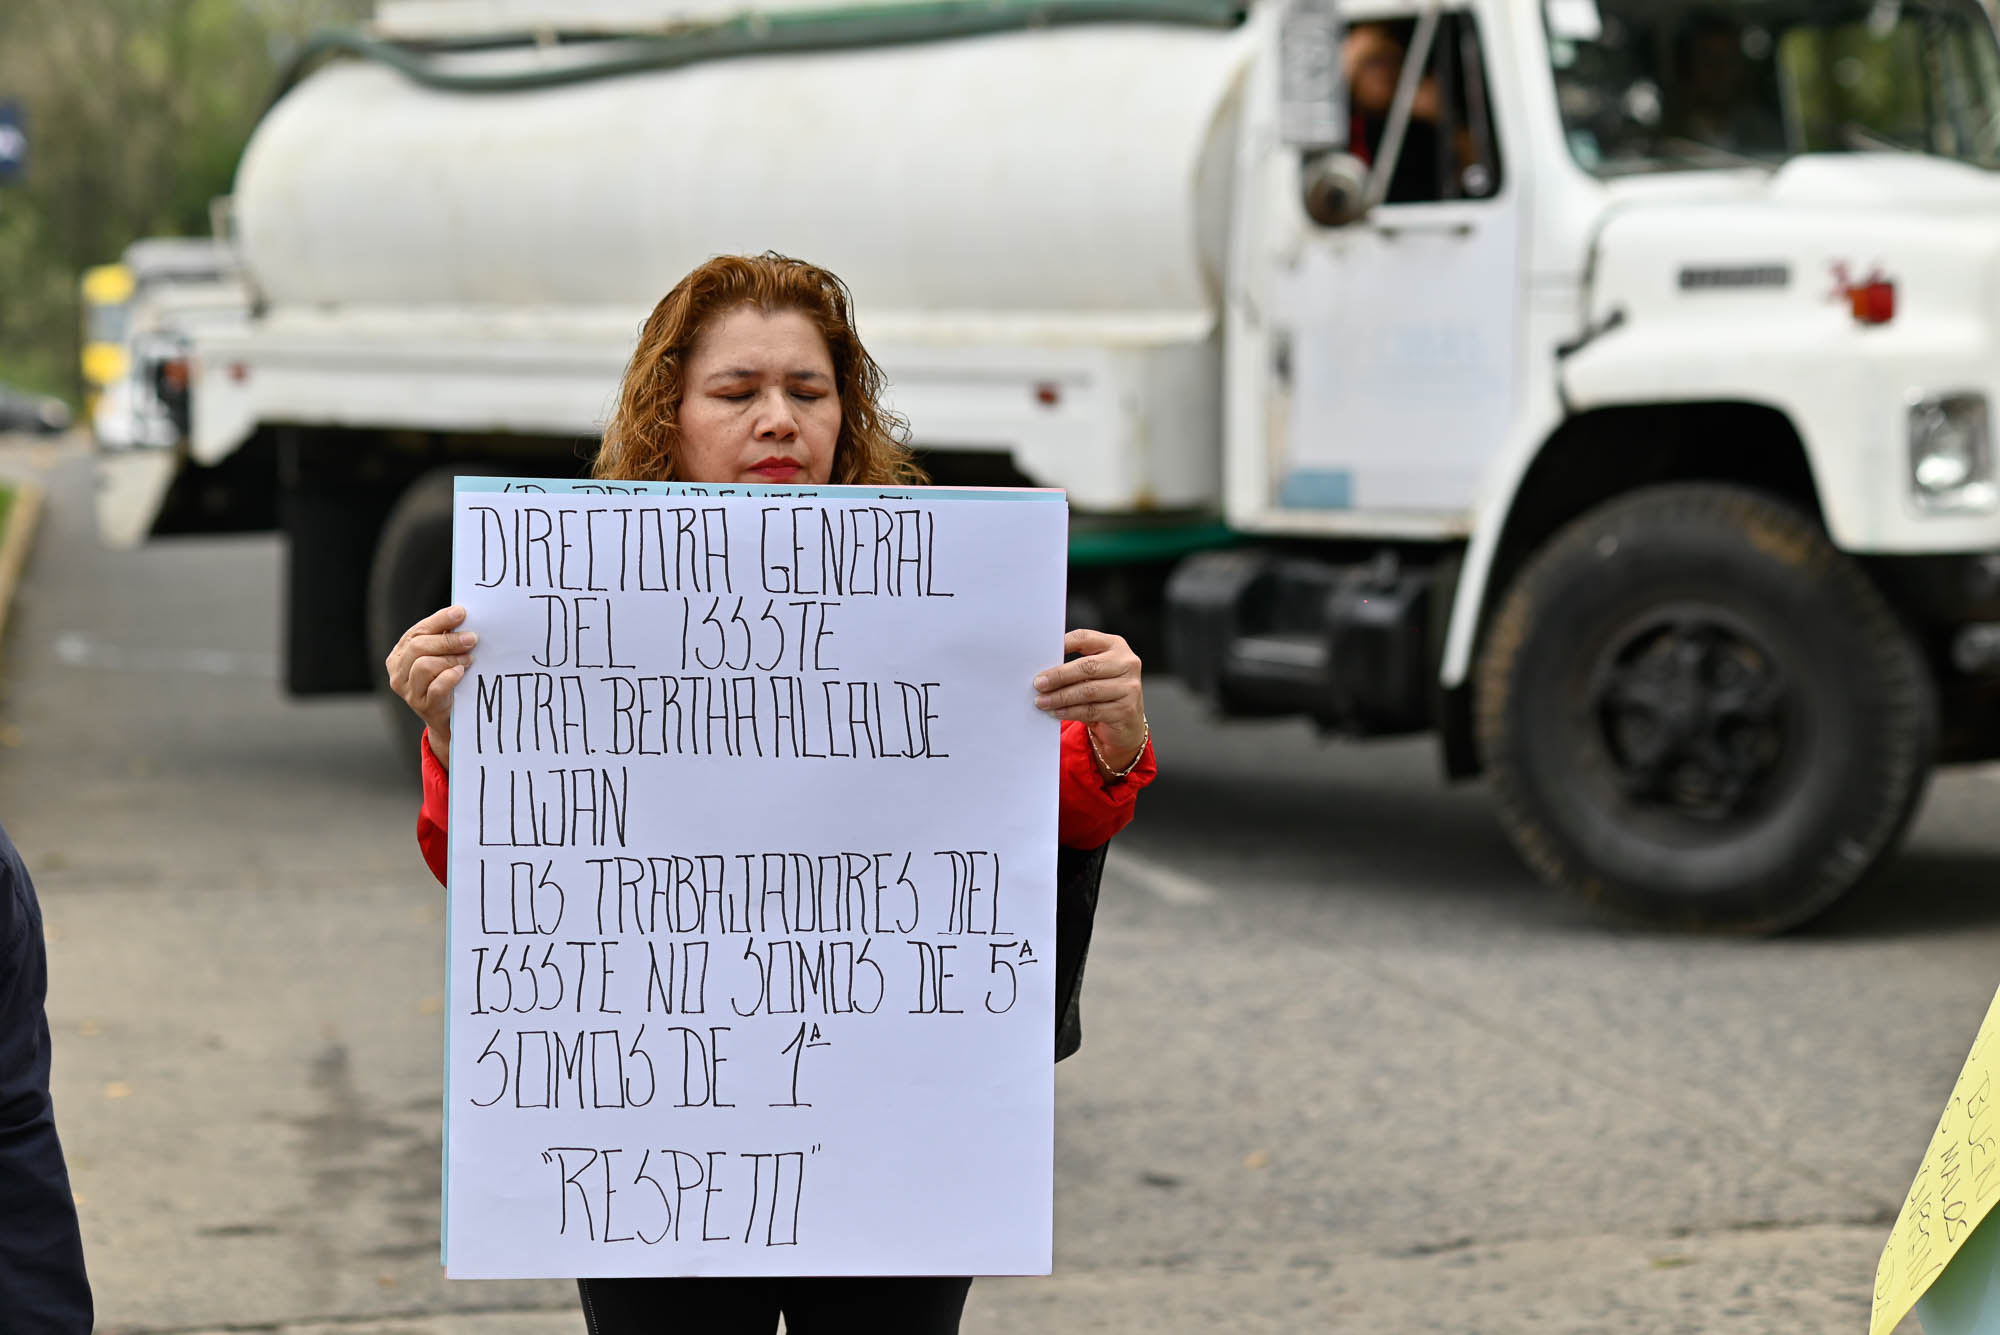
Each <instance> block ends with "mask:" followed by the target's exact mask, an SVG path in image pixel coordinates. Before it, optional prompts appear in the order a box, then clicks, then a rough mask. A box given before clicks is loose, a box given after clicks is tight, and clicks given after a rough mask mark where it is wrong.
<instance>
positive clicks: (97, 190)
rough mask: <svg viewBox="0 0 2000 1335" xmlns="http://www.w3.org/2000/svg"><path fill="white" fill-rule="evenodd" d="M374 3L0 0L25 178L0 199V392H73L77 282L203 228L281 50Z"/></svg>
mask: <svg viewBox="0 0 2000 1335" xmlns="http://www.w3.org/2000/svg"><path fill="white" fill-rule="evenodd" d="M370 8H371V4H370V0H283V2H282V3H281V2H278V0H0V98H14V99H17V100H18V101H19V102H20V103H21V104H22V109H23V111H24V113H25V115H26V119H27V129H28V136H29V141H30V146H29V163H28V174H27V177H26V179H25V180H24V181H23V182H22V183H20V184H18V185H15V186H11V187H0V381H9V382H13V383H17V384H20V385H23V386H26V387H29V388H33V389H38V390H42V391H44V392H48V393H59V394H69V395H71V396H72V397H73V396H74V392H75V390H76V387H77V373H76V364H77V339H78V311H77V306H78V302H77V283H78V280H79V278H80V276H81V274H82V272H83V270H84V269H86V268H88V267H89V266H91V265H93V264H102V263H106V262H108V261H111V260H115V259H117V258H118V256H119V255H120V253H122V252H123V251H124V249H125V247H126V246H127V245H129V244H130V243H131V242H133V241H135V240H137V239H139V238H140V237H145V236H198V235H202V234H204V233H206V232H207V231H208V225H209V223H208V211H209V202H210V201H211V200H212V199H214V198H215V197H217V196H219V195H225V194H227V193H229V188H230V182H231V179H232V178H233V177H234V175H235V171H236V160H237V157H238V156H239V155H240V154H241V152H242V149H243V144H244V141H245V140H246V139H247V138H248V137H249V134H250V130H251V128H252V127H253V126H254V125H255V124H256V122H257V118H258V116H260V115H261V114H262V113H263V110H264V106H265V103H266V101H267V100H268V99H269V97H270V94H271V91H272V89H273V88H274V87H275V85H276V81H277V77H278V72H279V70H280V69H281V68H282V66H283V63H284V59H285V57H286V55H287V53H288V52H289V51H290V50H292V49H294V48H296V46H297V45H298V43H299V42H300V41H301V40H302V39H303V38H304V37H305V35H306V34H308V33H309V32H311V31H313V30H315V29H317V28H321V27H326V26H333V25H341V24H350V23H353V22H355V21H357V20H359V19H361V18H365V17H366V15H367V13H368V11H369V10H370Z"/></svg>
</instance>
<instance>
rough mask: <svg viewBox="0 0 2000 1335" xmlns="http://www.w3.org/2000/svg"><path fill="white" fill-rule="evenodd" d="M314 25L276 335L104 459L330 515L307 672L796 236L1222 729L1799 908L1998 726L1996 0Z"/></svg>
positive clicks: (278, 516)
mask: <svg viewBox="0 0 2000 1335" xmlns="http://www.w3.org/2000/svg"><path fill="white" fill-rule="evenodd" d="M323 46H331V47H333V48H335V50H334V52H333V54H334V55H336V56H338V57H339V58H336V59H331V60H329V59H325V58H324V57H325V56H326V55H327V54H328V53H327V52H326V51H325V50H323V49H322V50H320V51H318V52H317V53H316V54H317V56H318V57H320V58H319V59H317V60H316V62H315V63H314V64H313V65H311V67H310V68H309V69H308V70H307V71H305V72H303V73H302V75H301V77H299V78H298V79H297V80H296V82H295V84H294V86H292V87H291V88H290V89H289V91H287V92H286V93H285V94H284V95H283V97H282V98H281V99H280V100H278V101H277V102H276V103H275V105H274V106H273V107H272V109H271V110H270V112H269V114H268V115H267V116H266V117H265V119H264V121H263V123H262V124H261V125H260V126H259V128H258V129H257V131H256V133H255V136H254V137H253V139H252V140H251V142H250V144H249V147H248V149H247V150H246V152H245V154H244V156H243V161H242V164H241V168H240V171H239V174H238V177H237V182H236V187H235V195H234V218H235V234H234V238H233V240H234V244H235V246H236V248H237V250H238V252H239V254H240V259H241V263H242V266H243V270H244V272H245V274H246V275H247V277H248V280H249V282H250V284H251V288H252V292H253V302H254V304H253V307H252V314H251V318H250V319H249V320H248V321H247V322H246V323H245V324H244V325H243V326H242V327H241V328H240V329H235V330H230V329H221V330H215V331H211V332H209V333H207V334H204V335H203V336H201V337H200V338H198V339H197V346H196V347H195V349H194V355H193V371H194V375H195V380H194V391H193V396H192V407H191V424H190V429H189V431H188V434H187V437H186V439H185V440H184V441H182V442H180V443H178V444H177V445H175V446H174V447H172V448H162V449H148V448H129V449H125V450H121V451H117V452H115V453H107V454H106V455H105V456H104V458H103V467H104V469H105V470H106V472H107V473H108V474H110V475H111V477H110V479H109V485H108V486H107V489H106V492H105V494H106V495H107V496H111V497H117V498H120V503H121V504H122V505H124V507H125V514H124V518H123V519H122V520H121V521H120V527H121V528H122V531H123V533H124V535H125V536H126V537H128V538H130V539H132V540H137V539H138V538H140V537H142V536H144V535H145V533H146V532H147V531H148V529H149V527H151V516H153V515H155V514H160V515H165V514H172V515H175V516H177V519H176V523H175V526H176V527H179V528H188V527H197V526H199V524H200V523H206V524H208V525H210V526H213V527H229V526H244V527H248V526H258V525H264V526H269V525H270V524H272V523H273V522H275V524H276V525H277V527H279V528H280V529H281V530H282V531H283V533H284V534H285V535H286V536H287V537H288V538H289V546H288V552H289V575H288V594H287V596H288V600H289V621H288V629H287V632H286V637H285V638H286V655H285V661H286V663H287V669H286V671H287V680H288V684H289V687H290V689H291V690H293V691H295V692H300V693H315V692H338V691H366V690H369V689H371V688H377V687H378V683H379V680H380V677H381V672H380V663H381V661H382V657H383V654H384V652H385V650H386V647H387V645H388V644H389V643H390V642H391V641H392V640H393V638H394V636H395V635H396V634H397V633H398V632H399V631H400V630H401V629H402V628H403V627H404V626H405V625H407V624H408V623H409V622H410V621H412V620H413V619H414V618H415V617H416V616H417V615H419V614H420V613H422V612H424V611H427V610H429V609H431V608H434V607H436V606H438V605H440V604H442V603H443V602H445V601H446V599H447V568H448V564H449V562H448V561H447V559H446V556H445V553H446V550H447V548H446V542H447V531H448V524H449V510H448V501H449V495H450V493H449V479H450V477H451V476H452V475H453V474H455V473H463V472H474V471H482V470H504V471H508V472H515V473H536V474H550V473H557V474H570V473H573V472H575V471H577V470H578V469H579V468H580V467H581V466H582V465H583V462H584V460H585V459H586V457H587V456H588V454H589V452H590V450H591V448H592V447H593V445H594V443H595V441H596V439H597V433H598V431H599V429H600V425H601V423H602V422H603V421H604V420H605V418H606V416H607V414H608V408H609V404H610V400H611V396H612V393H613V390H614V388H615V386H616V384H617V381H618V378H619V374H620V372H621V369H622V367H623V365H624V363H625V360H626V358H627V356H628V355H629V353H630V350H631V347H632V343H633V340H634V335H635V331H636V329H637V326H638V324H639V322H640V320H641V319H642V317H643V316H644V314H645V312H646V310H647V309H648V307H649V306H650V305H651V303H652V302H653V301H654V300H655V299H656V298H657V297H658V296H659V294H660V293H661V292H663V291H664V290H665V289H666V287H667V286H668V285H669V284H671V283H672V282H673V280H674V279H675V278H677V277H678V276H679V275H680V274H681V273H682V272H684V271H685V270H686V269H688V268H689V267H690V266H692V265H694V264H695V263H697V262H699V261H700V260H702V259H704V258H705V257H707V256H709V255H711V254H714V253H717V252H723V251H759V250H764V249H767V248H769V249H777V250H781V251H784V252H787V253H791V254H796V255H800V256H804V257H807V258H810V259H812V260H814V261H816V262H819V263H822V264H825V265H827V266H829V267H830V268H832V269H833V270H835V271H836V272H838V273H840V274H842V275H843V276H844V277H845V278H846V279H847V280H848V281H849V282H850V283H851V284H852V286H853V289H854V291H855V294H856V297H857V301H858V304H859V308H860V312H861V314H862V318H863V321H864V326H863V331H862V332H863V334H864V336H865V337H866V339H867V341H868V343H869V345H870V347H871V349H873V350H874V351H875V352H876V353H877V354H878V356H879V358H880V360H881V361H882V363H883V365H884V366H885V367H886V369H887V370H888V372H889V375H890V378H891V380H892V381H893V394H894V403H895V406H896V407H897V408H898V409H899V410H900V411H901V412H903V413H904V414H905V415H906V416H907V417H908V419H909V420H910V422H911V424H912V427H913V432H914V437H915V440H916V442H917V444H918V445H919V446H920V447H921V448H922V450H923V451H924V454H925V458H926V461H927V464H928V466H929V467H930V469H931V471H932V472H933V473H934V474H935V475H936V476H937V478H938V479H939V480H940V481H946V482H952V483H961V484H971V483H1022V484H1025V483H1032V484H1036V485H1043V486H1059V487H1063V488H1066V489H1067V491H1068V493H1069V500H1070V504H1071V507H1072V512H1073V515H1074V539H1073V548H1072V570H1073V579H1072V588H1073V596H1074V598H1075V600H1076V601H1077V602H1078V603H1079V604H1082V605H1086V606H1087V609H1088V610H1087V613H1086V612H1085V610H1084V608H1083V607H1080V608H1079V615H1085V614H1087V615H1088V616H1090V617H1091V618H1092V619H1093V620H1098V619H1101V620H1102V621H1104V622H1106V623H1109V624H1110V625H1112V626H1115V627H1120V628H1123V629H1126V630H1127V631H1128V633H1130V634H1131V635H1132V636H1133V638H1134V639H1135V640H1136V641H1138V642H1139V643H1140V644H1141V646H1142V650H1143V651H1144V652H1146V653H1148V655H1149V656H1150V658H1151V660H1152V661H1153V662H1154V663H1155V664H1156V665H1157V666H1161V667H1166V668H1170V669H1171V670H1172V671H1173V672H1174V673H1177V674H1178V675H1179V676H1181V677H1182V678H1183V679H1185V681H1186V682H1187V683H1188V684H1189V685H1190V686H1192V687H1193V688H1194V689H1195V690H1196V691H1198V692H1200V693H1201V694H1202V695H1203V696H1205V697H1206V698H1207V699H1209V700H1211V701H1212V702H1213V703H1214V704H1215V706H1216V707H1217V708H1218V709H1219V710H1220V711H1222V712H1223V713H1226V714H1302V715H1306V716H1309V717H1310V718H1312V719H1313V720H1314V721H1316V722H1317V723H1318V724H1319V725H1320V726H1321V727H1322V728H1324V729H1326V730H1327V731H1329V732H1335V733H1341V734H1351V735H1363V736H1368V735H1388V734H1403V733H1412V732H1420V731H1431V732H1435V733H1436V734H1438V736H1439V737H1440V738H1441V739H1442V748H1441V749H1442V754H1443V760H1444V768H1445V769H1446V770H1447V772H1448V773H1449V774H1450V775H1452V776H1454V777H1466V776H1471V775H1475V774H1478V773H1481V772H1484V773H1485V774H1487V775H1488V776H1489V777H1490V779H1491V781H1492V787H1493V790H1494V792H1495V795H1496V798H1497V801H1498V807H1499V810H1500V814H1501V819H1502V820H1503V822H1504V824H1505V826H1506V828H1507V830H1508V832H1509V833H1510V835H1511V836H1512V837H1513V839H1514V841H1515V843H1516V844H1517V845H1518V846H1519V848H1520V850H1521V852H1522V853H1523V854H1524V856H1525V857H1526V858H1527V860H1528V861H1529V862H1530V863H1531V864H1532V865H1533V866H1534V867H1535V868H1536V870H1538V871H1539V872H1541V873H1542V874H1543V875H1545V876H1547V877H1548V878H1550V879H1551V880H1553V881H1556V882H1559V883H1561V884H1563V885H1566V886H1568V887H1571V888H1573V889H1575V890H1577V891H1579V892H1581V893H1583V894H1585V895H1588V896H1590V897H1592V898H1594V899H1596V900H1598V901H1601V902H1603V903H1605V904H1607V905H1609V906H1611V907H1612V908H1614V909H1615V910H1617V911H1619V912H1621V913H1624V914H1626V915H1630V916H1634V917H1637V918H1639V919H1642V920H1647V921H1651V922H1655V923H1661V924H1671V925H1685V926H1698V927H1706V928H1712V929H1722V930H1740V931H1751V930H1768V929H1773V928H1777V927H1782V926H1785V925H1788V924H1792V923H1796V922H1799V921H1801V920H1803V919H1805V918H1806V917H1808V916H1810V915H1811V914H1813V913H1815V912H1817V911H1819V910H1821V909H1823V908H1824V907H1826V906H1827V905H1828V904H1829V903H1831V902H1832V901H1833V900H1834V899H1836V898H1837V897H1838V896H1839V895H1840V894H1841V893H1842V892H1843V891H1845V890H1846V889H1847V888H1848V887H1849V886H1851V885H1852V884H1853V883H1854V882H1855V881H1856V880H1857V878H1859V877H1860V876H1861V875H1862V874H1863V873H1864V872H1866V871H1867V870H1868V869H1869V868H1870V867H1871V866H1873V865H1875V864H1876V863H1877V862H1878V861H1879V860H1880V859H1882V858H1883V857H1884V856H1885V854H1886V853H1887V852H1888V851H1889V850H1890V849H1891V848H1892V847H1893V846H1894V845H1895V843H1896V841H1897V839H1898V837H1899V836H1900V834H1901V833H1902V831H1903V829H1904V827H1905V825H1906V824H1907V822H1908V820H1909V818H1910V815H1911V813H1912V811H1913V810H1914V808H1915V807H1916V805H1917V802H1918V800H1919V797H1920V794H1921V791H1922V788H1923V785H1924V781H1925V777H1926V775H1927V773H1928V772H1929V770H1930V768H1931V767H1932V765H1933V764H1936V763H1943V762H1962V761H1971V760H1979V759H1985V758H1991V757H1994V756H1996V755H2000V708H1996V705H2000V675H1996V669H2000V476H1996V464H1995V448H1994V441H1993V415H1992V401H1993V399H1994V396H1995V395H1996V394H2000V177H1996V176H1995V175H1994V174H1993V171H1992V169H1993V168H1994V167H1995V165H1996V164H2000V47H1996V43H1995V36H1994V29H1993V22H1992V14H1991V13H1990V11H1989V9H1988V8H1986V7H1984V6H1983V5H1982V4H1981V3H1980V2H1979V0H1730V2H1729V3H1715V2H1714V0H1702V2H1701V3H1694V2H1693V0H1546V2H1545V3H1544V0H1453V2H1452V3H1445V4H1438V3H1434V2H1433V0H1340V3H1339V13H1337V14H1336V13H1335V12H1334V10H1333V0H1294V2H1293V3H1290V4H1289V5H1287V6H1285V7H1280V5H1279V4H1278V3H1276V0H1258V3H1256V4H1253V5H1251V6H1250V7H1249V8H1248V10H1247V11H1245V10H1243V9H1241V8H1239V7H1238V6H1237V5H1236V4H1235V3H1234V0H1047V2H1046V3H1026V4H1023V3H1019V2H1018V0H993V2H992V3H987V2H986V0H980V2H979V3H970V4H965V3H957V2H956V0H945V2H944V3H917V4H902V5H891V6H885V7H875V8H870V9H863V10H838V9H823V8H813V7H803V8H802V7H799V6H798V5H797V4H796V3H794V4H793V5H791V6H790V7H788V8H785V9H782V10H773V11H768V12H748V13H745V12H743V11H739V10H733V9H732V10H728V11H722V10H716V11H714V12H705V11H704V10H703V9H702V8H701V7H700V4H699V3H698V2H697V3H693V4H690V3H688V2H687V0H577V2H574V3H554V2H553V0H549V2H546V3H544V2H538V0H404V2H402V3H384V4H382V5H381V6H380V9H379V12H378V15H377V18H376V20H375V22H374V24H373V25H372V27H371V28H370V29H369V30H368V31H367V33H366V34H365V35H357V36H352V37H345V38H338V39H329V42H328V43H325V44H323ZM1343 68H1346V69H1348V70H1349V71H1351V73H1352V79H1351V80H1343V79H1341V78H1340V77H1339V75H1340V71H1341V70H1342V69H1343ZM1350 85H1351V86H1350ZM134 514H137V515H138V517H139V518H138V520H137V522H134V520H133V518H132V516H133V515H134ZM190 516H195V517H198V522H196V521H191V520H190ZM392 712H394V713H396V714H397V716H398V717H399V718H402V717H406V716H407V715H406V713H405V711H401V710H400V709H396V710H393V711H392Z"/></svg>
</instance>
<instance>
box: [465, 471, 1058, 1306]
mask: <svg viewBox="0 0 2000 1335" xmlns="http://www.w3.org/2000/svg"><path fill="white" fill-rule="evenodd" d="M459 485H460V491H459V495H458V497H457V513H456V520H455V525H454V571H453V588H454V597H455V600H456V601H458V602H460V603H463V604H464V605H465V606H466V607H467V609H468V611H469V617H468V622H467V624H468V626H469V627H471V628H474V629H477V630H478V632H479V635H480V643H479V647H478V649H477V651H476V654H475V658H476V661H475V663H474V667H473V670H472V672H471V673H470V674H469V675H468V676H467V678H466V679H465V681H464V682H462V683H461V684H460V686H459V688H458V691H457V694H456V697H455V702H454V714H453V722H452V762H453V770H452V785H451V887H452V889H451V912H450V947H449V949H450V961H449V967H450V992H451V1003H450V1009H451V1015H450V1039H449V1052H448V1061H449V1072H448V1093H447V1099H448V1105H449V1109H448V1126H447V1137H448V1148H447V1178H446V1212H447V1213H446V1237H445V1261H446V1264H447V1266H448V1267H449V1269H450V1271H451V1273H452V1274H454V1275H457V1276H464V1277H514V1276H521V1277H525V1276H571V1275H586V1276H599V1275H603V1276H610V1275H671V1274H715V1275H728V1274H742V1275H750V1274H766V1275H781V1274H995V1273H1000V1274H1005V1273H1044V1272H1046V1271H1047V1269H1048V1264H1049V1246H1050V1243H1049V1229H1050V1217H1049V1203H1050V1142H1051V1118H1052V1097H1051V1048H1052V1042H1053V1037H1052V1036H1053V1029H1054V1021H1053V1015H1052V1011H1053V1004H1054V1003H1053V984H1054V978H1053V973H1054V959H1055V940H1054V874H1055V841H1056V828H1055V825H1056V822H1055V812H1056V794H1055V786H1056V773H1057V771H1056V753H1057V734H1056V728H1055V725H1054V724H1053V723H1052V722H1051V721H1050V720H1048V719H1047V718H1045V717H1043V716H1041V715H1040V714H1039V713H1038V711H1036V710H1035V708H1034V706H1033V703H1032V698H1033V697H1032V691H1031V690H1030V687H1029V684H1028V683H1029V682H1030V680H1031V678H1032V677H1033V676H1034V674H1035V672H1036V671H1038V670H1040V669H1041V668H1044V667H1047V666H1049V665H1050V664H1051V663H1053V662H1055V661H1056V659H1057V658H1058V657H1059V656H1060V652H1061V637H1062V605H1063V579H1064V549H1065V533H1066V512H1065V510H1064V508H1063V506H1062V504H1061V502H1060V497H1059V496H1056V495H1054V494H1051V493H1007V492H999V493H962V492H959V493H954V492H922V491H920V492H914V493H907V494H900V495H896V496H885V495H882V494H880V493H876V492H870V491H863V490H861V489H850V488H824V489H820V490H819V491H818V492H816V493H814V494H810V495H808V494H801V493H799V492H797V491H791V490H786V491H779V490H776V489H769V488H748V487H746V488H735V489H716V488H708V489H701V488H675V487H668V486H664V485H650V486H630V487H614V488H609V489H607V488H606V487H604V486H603V485H602V484H598V485H596V486H594V487H589V486H587V484H571V483H554V482H548V483H520V482H515V483H503V482H499V481H497V480H488V479H464V480H461V482H460V484H459Z"/></svg>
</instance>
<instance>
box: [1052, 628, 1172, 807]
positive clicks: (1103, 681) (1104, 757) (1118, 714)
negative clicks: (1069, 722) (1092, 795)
mask: <svg viewBox="0 0 2000 1335" xmlns="http://www.w3.org/2000/svg"><path fill="white" fill-rule="evenodd" d="M1063 652H1064V653H1065V654H1082V655H1083V657H1081V658H1076V659H1072V660H1071V661H1069V662H1067V663H1064V664H1062V665H1061V666H1059V667H1052V668H1050V669H1049V670H1048V671H1046V672H1043V673H1041V674H1040V675H1039V676H1037V677H1036V678H1035V691H1036V695H1035V708H1037V709H1040V710H1043V711H1045V712H1047V713H1050V714H1054V715H1055V716H1056V717H1057V718H1062V719H1075V720H1077V721H1078V722H1080V723H1083V724H1085V725H1087V726H1088V727H1089V728H1090V732H1091V736H1092V737H1093V738H1094V739H1095V740H1096V742H1097V751H1098V757H1099V760H1100V762H1101V763H1102V764H1103V765H1104V766H1106V772H1107V773H1116V772H1118V771H1120V770H1124V769H1128V768H1130V767H1131V766H1132V764H1133V763H1134V762H1136V761H1137V760H1138V759H1139V752H1140V751H1141V750H1142V749H1144V747H1145V745H1146V696H1145V692H1144V691H1143V690H1142V689H1141V688H1140V685H1139V672H1140V669H1141V667H1142V666H1143V665H1142V664H1141V663H1140V662H1139V655H1137V654H1135V653H1133V652H1132V646H1131V645H1129V644H1127V643H1125V639H1124V637H1123V636H1120V635H1107V634H1105V633H1104V632H1103V631H1101V630H1073V631H1071V632H1070V633H1069V634H1067V635H1065V636H1063Z"/></svg>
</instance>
